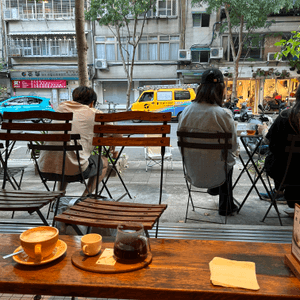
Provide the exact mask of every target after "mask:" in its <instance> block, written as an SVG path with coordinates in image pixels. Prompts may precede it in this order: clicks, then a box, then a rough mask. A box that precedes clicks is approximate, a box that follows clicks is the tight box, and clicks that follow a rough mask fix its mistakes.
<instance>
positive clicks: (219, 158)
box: [177, 131, 232, 187]
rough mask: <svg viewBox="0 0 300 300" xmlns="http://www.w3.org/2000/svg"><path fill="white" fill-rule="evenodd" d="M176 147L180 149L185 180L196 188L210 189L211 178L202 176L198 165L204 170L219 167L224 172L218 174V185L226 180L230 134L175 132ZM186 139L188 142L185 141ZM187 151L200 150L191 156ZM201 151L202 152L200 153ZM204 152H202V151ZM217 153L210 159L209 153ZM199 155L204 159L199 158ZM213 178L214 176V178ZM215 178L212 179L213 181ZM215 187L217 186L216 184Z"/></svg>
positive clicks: (205, 175)
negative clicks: (176, 137) (204, 168)
mask: <svg viewBox="0 0 300 300" xmlns="http://www.w3.org/2000/svg"><path fill="white" fill-rule="evenodd" d="M177 136H178V142H177V144H178V147H179V148H180V152H181V156H182V162H183V170H184V174H185V176H186V178H187V179H188V180H189V181H190V182H191V183H192V184H193V185H194V186H197V187H210V186H209V184H210V182H211V180H212V179H211V178H210V177H209V176H207V174H203V170H201V167H199V164H200V165H202V166H205V167H206V168H207V167H209V168H210V169H211V168H217V167H220V168H222V169H223V170H224V173H223V172H222V173H219V172H218V171H220V170H218V169H216V170H215V171H216V174H217V175H218V177H219V178H218V180H219V181H220V183H222V182H224V180H225V179H226V174H227V173H228V170H227V158H228V150H230V149H232V144H231V143H229V140H230V139H231V138H232V133H227V132H218V133H206V132H185V131H177ZM187 138H188V140H187ZM187 149H196V150H200V151H199V152H198V151H193V154H191V152H189V151H188V150H187ZM201 150H202V151H201ZM203 150H204V151H203ZM216 150H217V151H218V152H219V153H218V155H216V156H215V157H214V159H210V157H211V156H212V152H211V151H216ZM201 154H202V155H203V156H204V157H201ZM214 177H215V176H214ZM215 180H216V178H214V181H215ZM216 185H217V184H216Z"/></svg>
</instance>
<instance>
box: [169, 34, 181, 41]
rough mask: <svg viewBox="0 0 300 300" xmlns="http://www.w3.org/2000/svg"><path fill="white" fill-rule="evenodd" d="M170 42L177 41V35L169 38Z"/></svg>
mask: <svg viewBox="0 0 300 300" xmlns="http://www.w3.org/2000/svg"><path fill="white" fill-rule="evenodd" d="M170 40H171V41H179V35H174V36H170Z"/></svg>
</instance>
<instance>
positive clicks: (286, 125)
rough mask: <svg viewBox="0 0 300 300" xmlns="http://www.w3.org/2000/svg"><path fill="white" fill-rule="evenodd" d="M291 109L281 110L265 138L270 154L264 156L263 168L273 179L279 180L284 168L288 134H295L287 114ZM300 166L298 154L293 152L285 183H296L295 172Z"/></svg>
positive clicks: (296, 172)
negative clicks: (267, 141)
mask: <svg viewBox="0 0 300 300" xmlns="http://www.w3.org/2000/svg"><path fill="white" fill-rule="evenodd" d="M290 113H291V109H285V110H283V111H282V112H281V113H280V114H279V116H278V117H277V118H276V120H275V121H274V123H273V124H272V126H271V127H270V129H269V132H268V133H267V135H266V138H267V139H268V140H269V141H270V143H269V147H270V152H271V153H270V154H269V155H268V156H267V157H266V160H265V168H266V172H267V174H268V175H269V176H271V177H272V178H273V179H274V180H277V181H279V182H280V181H281V180H282V178H283V175H284V173H285V170H286V164H287V159H288V153H287V152H285V147H286V146H288V145H290V142H288V141H287V136H288V135H289V134H297V132H296V131H295V130H294V129H293V128H292V126H291V124H290V121H289V115H290ZM299 166H300V155H298V154H293V158H292V162H291V165H290V168H289V172H288V175H287V178H286V180H285V182H286V183H287V184H295V183H297V177H298V176H297V174H298V172H299ZM298 181H299V180H298Z"/></svg>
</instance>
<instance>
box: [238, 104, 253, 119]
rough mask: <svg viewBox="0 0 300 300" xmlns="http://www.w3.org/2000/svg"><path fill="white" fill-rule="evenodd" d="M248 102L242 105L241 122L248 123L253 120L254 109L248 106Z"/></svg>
mask: <svg viewBox="0 0 300 300" xmlns="http://www.w3.org/2000/svg"><path fill="white" fill-rule="evenodd" d="M247 100H248V99H247ZM247 100H246V101H245V102H243V103H242V107H241V111H240V117H239V121H240V122H248V121H249V120H250V119H252V118H253V112H252V108H251V107H249V106H247Z"/></svg>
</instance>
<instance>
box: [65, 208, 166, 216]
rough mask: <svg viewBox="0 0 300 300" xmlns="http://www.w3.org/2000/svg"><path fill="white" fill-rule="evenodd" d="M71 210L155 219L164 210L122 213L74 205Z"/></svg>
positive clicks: (114, 210) (115, 210)
mask: <svg viewBox="0 0 300 300" xmlns="http://www.w3.org/2000/svg"><path fill="white" fill-rule="evenodd" d="M70 209H71V210H73V211H80V212H86V213H90V214H106V215H110V214H111V215H116V214H119V215H120V216H122V215H124V214H126V215H129V214H130V215H131V216H144V215H145V216H146V215H147V216H151V217H155V216H157V213H158V212H161V211H162V210H161V209H157V210H154V209H153V210H151V211H146V212H143V211H139V212H138V211H136V210H134V211H120V210H117V209H112V208H110V209H107V210H105V208H104V209H102V208H98V207H97V208H90V207H88V206H87V207H85V206H79V205H74V206H72V207H71V208H70Z"/></svg>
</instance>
